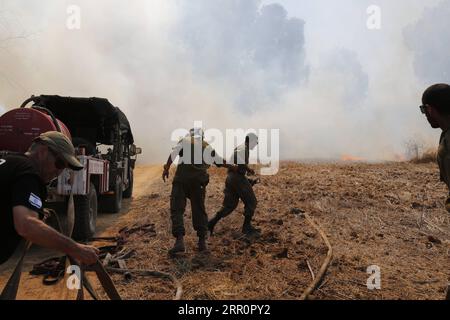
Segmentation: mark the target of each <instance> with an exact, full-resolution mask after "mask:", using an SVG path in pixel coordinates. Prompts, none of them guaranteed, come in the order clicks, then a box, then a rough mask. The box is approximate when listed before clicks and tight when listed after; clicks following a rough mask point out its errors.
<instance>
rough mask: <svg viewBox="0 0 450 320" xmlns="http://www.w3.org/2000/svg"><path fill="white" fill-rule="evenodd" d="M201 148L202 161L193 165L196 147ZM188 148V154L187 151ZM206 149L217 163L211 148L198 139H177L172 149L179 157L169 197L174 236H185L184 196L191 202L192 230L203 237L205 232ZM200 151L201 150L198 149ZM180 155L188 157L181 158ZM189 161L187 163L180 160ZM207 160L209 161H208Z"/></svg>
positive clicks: (207, 177)
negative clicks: (204, 156)
mask: <svg viewBox="0 0 450 320" xmlns="http://www.w3.org/2000/svg"><path fill="white" fill-rule="evenodd" d="M200 144H201V151H202V158H201V159H200V160H201V162H202V163H201V164H194V163H195V162H194V160H195V156H194V151H195V148H200ZM188 149H190V157H189V155H187V154H186V153H187V151H189V150H188ZM206 149H208V150H207V151H206V152H207V153H208V154H209V155H211V156H212V157H214V163H219V166H220V163H221V162H219V161H220V158H216V153H215V151H214V149H213V148H212V147H211V146H210V145H209V144H208V143H207V142H206V141H204V140H202V139H200V138H194V137H187V138H185V139H183V140H181V141H180V143H179V144H178V145H177V147H175V149H174V155H179V156H180V163H179V165H178V167H177V171H176V173H175V177H174V180H173V184H172V194H171V196H170V212H171V219H172V234H173V236H174V237H179V236H184V235H185V233H186V230H185V228H184V212H185V209H186V202H187V199H189V200H190V202H191V208H192V223H193V226H194V230H195V231H196V232H197V235H198V236H199V237H205V236H206V234H207V230H208V229H207V224H208V215H207V214H206V209H205V197H206V186H207V185H208V183H209V175H208V169H209V167H210V165H208V164H206V163H205V161H204V159H203V154H204V152H205V150H206ZM199 150H200V149H199ZM183 155H185V156H186V158H189V161H190V162H189V161H187V159H184V157H183ZM183 159H184V162H188V163H183ZM208 163H210V162H208Z"/></svg>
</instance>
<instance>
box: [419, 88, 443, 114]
mask: <svg viewBox="0 0 450 320" xmlns="http://www.w3.org/2000/svg"><path fill="white" fill-rule="evenodd" d="M422 103H423V104H424V105H425V104H429V105H430V106H433V107H435V108H437V109H438V110H439V111H441V112H443V113H450V86H449V85H448V84H445V83H439V84H435V85H432V86H431V87H429V88H428V89H427V90H425V92H424V94H423V97H422Z"/></svg>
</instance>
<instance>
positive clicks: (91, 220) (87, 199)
mask: <svg viewBox="0 0 450 320" xmlns="http://www.w3.org/2000/svg"><path fill="white" fill-rule="evenodd" d="M73 200H74V204H75V226H74V229H73V234H72V237H73V238H74V239H75V240H78V241H84V240H87V239H89V238H92V237H93V236H94V234H95V227H96V223H97V211H98V204H97V191H96V190H95V186H94V184H93V183H92V182H91V184H90V186H89V193H88V194H87V195H85V196H74V199H73Z"/></svg>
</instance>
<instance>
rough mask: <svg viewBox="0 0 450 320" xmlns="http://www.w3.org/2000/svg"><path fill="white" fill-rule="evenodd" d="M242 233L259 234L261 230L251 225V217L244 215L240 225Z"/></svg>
mask: <svg viewBox="0 0 450 320" xmlns="http://www.w3.org/2000/svg"><path fill="white" fill-rule="evenodd" d="M242 233H243V234H246V235H259V234H260V233H261V230H260V229H257V228H255V227H253V226H252V218H251V217H245V220H244V225H243V226H242Z"/></svg>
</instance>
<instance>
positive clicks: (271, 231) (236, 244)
mask: <svg viewBox="0 0 450 320" xmlns="http://www.w3.org/2000/svg"><path fill="white" fill-rule="evenodd" d="M160 171H161V170H160V168H159V167H139V168H137V170H136V172H135V175H136V180H135V195H134V198H133V201H132V202H131V203H129V204H128V209H129V210H128V212H127V213H126V212H124V213H123V214H121V215H119V216H116V217H114V216H109V217H107V218H106V220H103V222H101V224H102V226H101V229H102V232H101V233H102V234H103V235H114V234H115V233H116V232H117V230H119V229H120V228H121V227H124V226H133V225H141V224H146V223H152V224H154V225H155V228H156V231H157V234H156V235H154V236H153V235H152V236H139V235H135V236H132V238H131V239H130V242H129V243H128V244H127V247H129V248H132V249H135V250H136V252H137V254H136V255H135V256H134V257H132V258H131V259H130V260H128V261H127V263H128V266H129V267H130V268H135V269H152V270H160V271H165V272H169V273H171V274H174V275H176V276H177V277H178V278H179V279H180V280H181V282H182V284H183V287H184V290H185V292H184V295H183V297H184V298H185V299H298V298H299V297H300V295H301V293H302V292H303V290H304V289H305V288H306V287H307V285H308V284H309V282H310V281H311V274H310V271H309V269H308V263H309V264H310V265H311V267H312V270H313V272H315V273H317V271H318V269H319V268H320V265H321V263H322V261H323V259H324V257H325V254H326V251H327V250H326V247H325V245H324V244H323V242H322V241H321V239H320V237H319V236H318V235H317V233H316V232H315V231H314V230H313V229H312V228H310V227H309V226H308V224H307V223H306V221H305V219H304V218H302V215H301V213H300V214H299V212H301V211H302V210H304V211H307V212H308V213H309V214H310V215H312V216H313V218H314V219H315V220H316V221H318V222H319V223H320V224H321V225H322V227H323V229H324V231H325V233H326V234H327V235H328V237H329V239H330V242H331V244H332V245H333V248H334V251H335V254H334V259H333V262H332V264H331V266H330V268H329V271H328V273H327V274H326V277H325V280H324V282H323V283H322V285H321V286H320V289H319V290H317V291H316V292H315V293H314V296H313V297H312V298H316V299H442V298H443V297H444V290H445V287H446V283H447V279H448V277H449V269H448V266H449V247H450V246H449V244H450V242H449V241H450V228H449V225H450V224H449V215H448V214H447V213H446V211H445V210H444V208H443V201H444V199H445V194H446V190H445V187H444V185H442V184H441V183H439V182H438V172H437V168H436V166H435V165H434V164H425V165H413V164H407V163H393V164H378V165H369V164H335V165H334V164H333V165H324V164H320V165H303V164H294V163H285V164H283V165H282V168H281V171H280V173H279V174H278V175H277V176H275V177H264V178H263V181H262V183H261V184H260V185H258V186H257V187H256V193H257V197H258V199H259V205H258V209H257V213H256V223H257V224H258V225H259V227H261V228H262V230H263V232H262V236H261V238H260V239H253V240H251V241H249V240H248V239H245V238H242V236H241V234H240V232H239V230H240V227H241V223H242V211H243V208H242V207H241V206H240V207H239V209H238V210H237V212H236V213H235V214H233V215H232V216H231V217H229V218H228V219H227V220H225V221H222V222H221V223H220V224H219V225H218V227H217V232H216V235H215V236H214V237H212V238H210V239H209V243H210V250H211V254H210V255H200V254H198V253H196V252H195V250H194V249H195V245H196V238H195V236H194V231H193V230H192V227H191V220H190V217H189V216H190V210H189V209H188V210H187V217H186V226H187V232H188V237H187V246H188V252H187V253H186V254H185V255H182V256H180V257H178V258H176V259H173V258H170V257H168V255H167V250H168V249H169V248H170V246H171V245H172V241H173V239H172V236H171V234H170V219H169V195H170V183H166V184H164V183H163V182H162V181H161V180H160V173H161V172H160ZM224 178H225V172H224V171H221V170H219V169H213V170H211V183H210V185H209V186H208V196H207V201H206V204H207V210H208V213H209V214H210V215H212V214H213V213H214V212H215V211H216V210H217V209H219V207H220V204H221V201H222V189H223V181H224ZM126 209H127V207H126ZM125 211H127V210H125ZM42 254H43V252H42V250H38V252H37V253H34V254H33V255H32V259H34V260H38V259H37V258H38V256H39V258H41V255H42ZM370 265H378V266H379V267H380V268H381V277H382V278H381V279H382V280H381V281H382V283H381V285H382V289H381V290H375V291H370V290H368V289H367V287H366V280H367V278H368V277H369V275H368V274H367V273H366V270H367V267H368V266H370ZM28 266H29V264H28ZM2 269H3V272H1V271H2V270H1V269H0V283H2V281H1V280H4V278H5V271H4V269H5V268H4V267H2ZM113 278H114V280H115V282H116V284H117V286H118V288H119V291H120V293H121V294H122V296H123V297H124V298H126V299H171V298H172V297H173V295H174V289H173V287H172V285H171V284H170V283H168V282H167V281H164V280H159V279H154V278H143V277H135V278H133V280H131V281H126V280H124V279H123V278H122V276H120V275H114V276H113ZM40 280H41V279H40V278H33V277H31V276H29V275H27V274H24V281H23V282H22V286H21V288H20V292H19V298H22V299H68V298H69V299H71V298H73V297H74V296H73V293H68V292H67V290H65V289H64V286H63V283H62V284H61V285H60V288H59V289H58V288H54V287H51V288H44V289H43V287H42V286H41V285H40Z"/></svg>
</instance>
